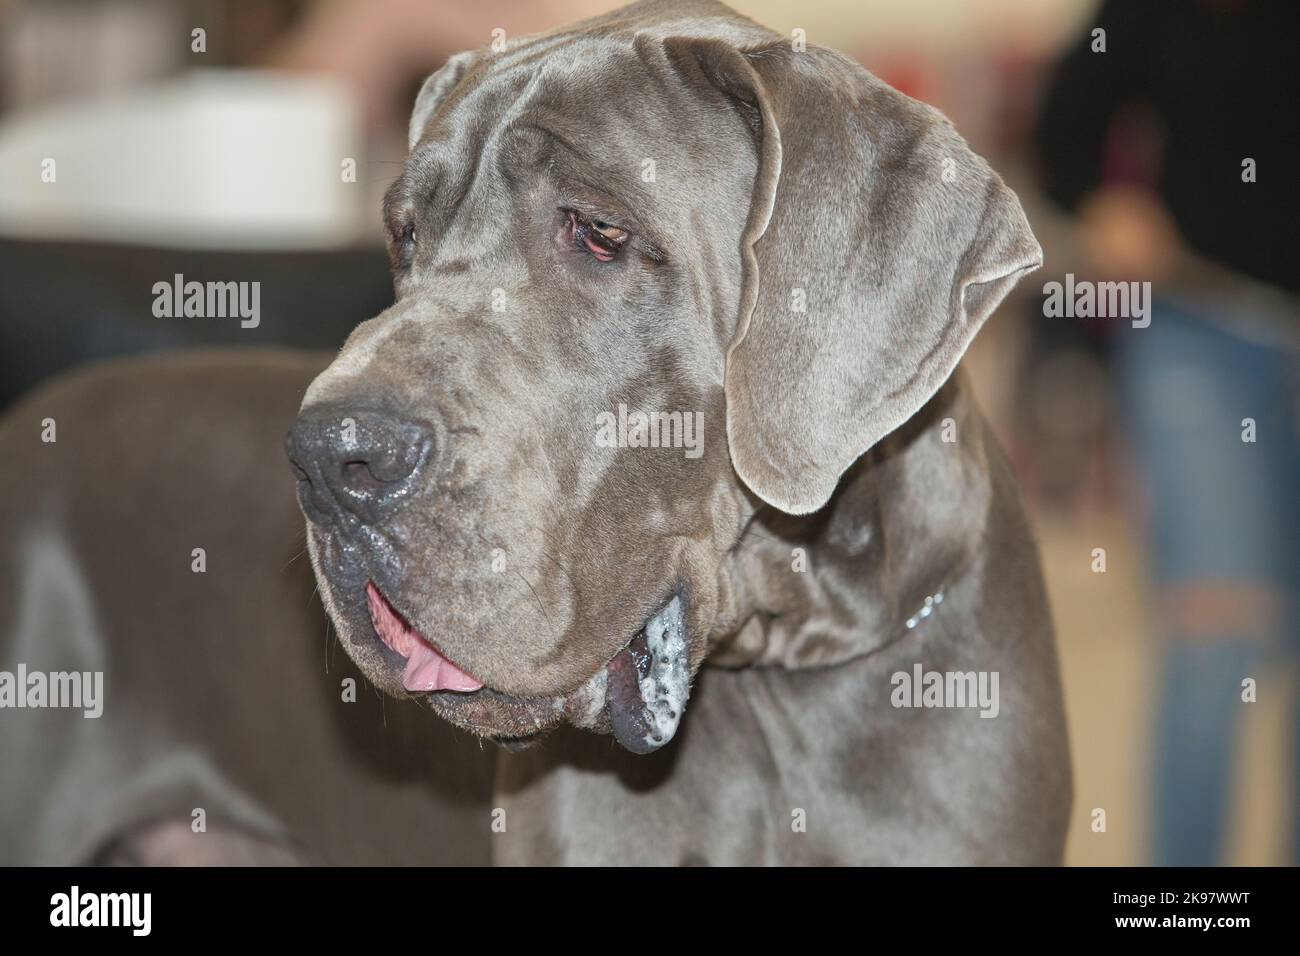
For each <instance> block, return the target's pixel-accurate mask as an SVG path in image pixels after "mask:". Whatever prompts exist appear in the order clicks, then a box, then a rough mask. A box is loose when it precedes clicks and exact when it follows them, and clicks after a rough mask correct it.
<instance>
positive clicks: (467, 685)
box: [366, 583, 483, 691]
mask: <svg viewBox="0 0 1300 956" xmlns="http://www.w3.org/2000/svg"><path fill="white" fill-rule="evenodd" d="M366 601H367V602H368V603H369V605H370V619H371V620H372V621H374V623H375V630H376V631H377V632H378V633H379V637H380V639H381V640H382V641H383V642H384V643H385V644H387V645H388V646H389V647H391V648H392V649H393V650H395V651H397V653H398V654H401V655H402V656H403V657H405V658H406V671H405V673H404V674H403V675H402V686H403V687H405V688H406V689H407V690H413V691H422V690H458V691H471V690H478V689H479V688H480V687H482V686H483V682H482V681H478V680H475V679H474V678H473V677H471V676H470V675H469V674H467V673H465V672H464V671H463V670H461V669H460V668H459V667H457V666H456V665H455V664H453V663H452V662H451V661H449V660H447V658H445V657H443V656H442V654H440V653H438V649H437V648H435V647H434V646H433V645H432V644H430V643H429V642H428V641H427V640H425V639H424V638H423V637H422V636H421V635H420V633H419V632H418V631H416V630H415V629H414V628H413V627H411V626H410V625H409V624H407V623H406V621H404V620H403V619H402V617H401V615H399V614H398V613H397V612H396V611H394V610H393V608H392V605H390V604H389V603H388V601H387V600H386V599H385V598H384V596H383V595H382V594H380V593H379V589H378V588H377V587H375V586H374V584H370V583H368V584H367V585H366Z"/></svg>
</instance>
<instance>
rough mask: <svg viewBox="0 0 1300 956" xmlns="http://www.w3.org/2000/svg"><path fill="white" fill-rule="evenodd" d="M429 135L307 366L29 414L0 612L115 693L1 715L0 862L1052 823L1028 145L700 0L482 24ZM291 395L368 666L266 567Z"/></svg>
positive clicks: (58, 399)
mask: <svg viewBox="0 0 1300 956" xmlns="http://www.w3.org/2000/svg"><path fill="white" fill-rule="evenodd" d="M410 144H411V151H410V156H409V158H408V160H407V162H406V165H405V167H404V171H403V173H402V175H401V176H400V177H399V179H398V180H397V181H396V183H395V184H394V185H393V186H392V188H391V189H390V190H389V193H388V195H387V198H386V200H385V204H384V214H385V221H386V224H387V228H388V237H389V238H388V241H389V252H390V257H391V259H392V264H393V272H394V282H395V289H396V292H397V301H396V303H395V304H394V305H393V306H392V307H391V308H390V309H388V310H387V311H385V312H384V313H382V314H381V315H379V316H378V317H376V318H374V319H371V320H370V321H367V322H363V323H362V324H361V325H359V326H358V327H357V329H356V330H355V331H354V333H353V334H352V335H351V336H350V337H349V339H348V340H347V342H346V343H345V345H344V346H343V348H342V350H341V352H340V353H339V354H338V355H337V357H335V358H333V360H332V361H331V362H329V364H328V366H327V367H325V368H324V370H323V371H321V368H322V366H323V365H324V364H325V360H323V359H321V358H319V357H316V356H309V355H301V354H289V353H279V352H266V353H253V352H250V351H244V352H240V353H215V352H213V353H194V354H191V355H184V356H175V357H164V358H153V359H147V360H135V361H129V362H126V363H118V364H113V365H109V366H105V367H101V368H99V369H96V370H92V371H90V372H84V373H80V374H78V375H76V376H72V377H71V378H65V379H63V380H62V381H60V382H56V383H55V384H53V385H51V386H49V387H48V388H46V389H44V390H42V391H38V392H37V393H36V394H34V395H33V396H31V397H30V398H29V399H28V400H27V401H26V402H24V403H23V404H22V405H20V406H19V407H18V408H17V409H16V410H15V411H14V412H13V413H11V415H10V416H9V417H8V419H7V420H6V423H5V424H4V425H3V426H0V449H4V450H5V451H6V454H7V456H8V457H10V458H11V460H14V461H15V462H17V463H18V464H19V465H20V466H21V467H20V468H15V469H10V470H9V472H8V473H7V474H6V475H5V476H4V477H3V485H4V486H8V485H10V484H11V483H12V484H13V485H14V486H13V487H3V488H0V490H2V491H3V492H4V493H0V508H3V509H4V510H5V511H6V513H7V517H10V518H12V519H13V521H14V524H13V525H12V526H13V527H14V528H15V529H16V532H15V534H14V535H13V536H12V541H13V544H14V546H13V547H10V548H6V553H5V556H4V561H3V562H0V563H2V564H3V565H4V567H3V571H4V574H5V578H6V579H8V580H9V581H10V584H9V585H8V588H9V589H10V592H11V596H12V597H13V603H12V606H14V607H15V608H17V609H18V612H17V614H16V617H15V621H16V624H15V627H14V629H13V631H12V633H13V634H14V635H15V636H14V637H13V638H12V639H11V640H10V641H9V642H8V643H9V646H8V648H7V651H8V653H7V655H6V659H14V660H24V661H28V662H29V663H30V662H35V663H34V666H42V665H43V666H46V667H48V668H49V669H51V670H53V669H54V668H55V667H56V666H61V667H67V668H84V669H86V670H87V671H89V670H93V669H95V668H96V667H98V668H99V669H102V670H103V672H104V673H105V675H106V696H107V701H106V706H105V711H104V717H103V718H102V719H100V720H82V719H80V717H79V716H75V717H74V715H71V714H66V713H55V712H51V711H48V710H46V711H35V710H33V711H26V712H22V713H21V716H17V717H16V715H18V714H19V712H17V711H15V712H13V713H12V714H0V718H3V719H0V750H3V752H4V753H5V754H6V755H7V759H9V758H12V759H16V760H19V761H25V763H20V764H18V765H24V766H27V767H29V768H30V770H29V772H28V773H27V774H25V775H23V776H22V777H21V779H19V778H15V777H12V776H9V775H6V779H5V780H4V781H0V808H2V809H3V826H4V829H5V832H4V833H3V834H0V835H3V837H4V839H3V840H0V845H6V846H9V847H10V848H11V849H10V851H9V858H10V859H9V860H8V861H9V862H29V861H33V860H39V861H47V862H50V861H52V862H69V861H78V860H86V859H92V860H99V861H107V862H117V861H125V862H184V861H194V860H198V861H201V862H209V861H216V860H229V859H237V860H240V861H253V862H291V861H295V860H308V861H317V862H340V861H344V860H346V861H354V862H372V861H382V862H414V861H423V862H451V863H460V862H496V863H505V864H603V863H614V864H618V863H641V864H685V865H691V864H772V863H787V864H826V863H853V864H873V863H922V864H928V863H971V864H999V863H1034V864H1043V863H1055V862H1059V861H1060V859H1061V855H1062V850H1063V843H1064V835H1065V829H1066V824H1067V820H1068V816H1069V811H1070V800H1071V796H1070V791H1071V783H1070V763H1069V747H1068V740H1067V734H1066V728H1065V720H1064V714H1063V706H1062V695H1061V688H1060V681H1059V674H1058V665H1057V661H1056V656H1055V650H1054V644H1053V635H1052V625H1051V618H1050V613H1049V611H1048V606H1047V601H1046V596H1045V593H1044V588H1043V583H1042V578H1041V573H1040V570H1039V565H1038V558H1037V553H1036V548H1035V545H1034V542H1033V538H1032V535H1031V533H1030V530H1029V527H1028V524H1027V521H1026V518H1025V515H1024V513H1023V510H1022V507H1021V504H1020V501H1019V496H1018V493H1017V490H1016V487H1015V483H1014V480H1013V478H1012V475H1011V472H1010V470H1009V468H1008V465H1007V463H1006V461H1005V459H1004V457H1003V455H1002V453H1001V452H1000V450H999V449H998V447H997V445H996V442H995V441H994V440H993V438H992V435H991V433H990V430H989V428H988V427H987V425H986V424H985V422H984V421H983V419H982V418H981V416H980V414H979V412H978V410H977V409H976V407H975V405H974V403H973V401H972V399H971V397H970V394H969V387H968V386H967V384H966V383H965V381H964V379H963V377H962V374H961V373H960V371H958V370H957V365H958V362H959V360H960V358H961V356H962V354H963V352H964V351H965V349H966V347H967V346H968V345H969V343H970V341H971V339H972V338H973V337H974V335H975V334H976V332H977V331H978V329H979V327H980V326H981V324H982V323H983V322H984V321H985V320H986V319H987V318H988V316H989V315H990V313H991V312H992V311H993V309H994V308H995V307H996V306H997V304H998V303H999V302H1000V301H1001V299H1002V298H1003V297H1004V296H1005V295H1006V293H1007V292H1008V290H1009V289H1010V288H1011V287H1012V285H1013V284H1014V283H1015V281H1016V280H1017V279H1018V278H1019V277H1020V276H1021V275H1023V274H1025V273H1026V272H1028V271H1030V270H1032V269H1034V268H1036V267H1037V266H1038V265H1039V263H1040V261H1041V251H1040V249H1039V247H1038V244H1037V243H1036V241H1035V240H1034V238H1033V235H1032V232H1031V230H1030V228H1029V225H1028V223H1027V221H1026V219H1025V217H1024V214H1023V212H1022V210H1021V208H1020V205H1019V203H1018V201H1017V200H1016V198H1015V196H1014V195H1013V193H1012V192H1011V191H1010V190H1009V189H1008V188H1007V187H1006V186H1005V185H1004V184H1003V183H1002V181H1001V180H1000V179H999V178H998V176H997V175H996V174H995V173H994V172H993V171H992V170H991V169H990V168H989V167H988V166H987V164H985V163H984V161H983V160H981V159H979V158H978V157H977V156H975V155H974V154H973V153H972V152H971V150H970V149H969V148H968V147H967V145H966V144H965V143H964V141H963V140H962V139H961V138H960V137H959V136H958V134H957V133H956V132H955V131H954V130H953V128H952V127H951V125H950V124H948V122H947V121H946V120H945V119H944V118H943V117H942V116H941V115H940V114H938V113H937V112H936V111H934V110H933V109H930V108H929V107H926V106H924V105H922V104H920V103H917V102H915V101H912V100H910V99H908V98H906V97H904V96H903V95H901V94H899V93H898V92H896V91H894V90H892V89H891V88H889V87H888V86H886V85H884V84H883V83H881V82H880V81H879V80H877V79H875V78H874V77H873V76H871V75H870V74H869V73H868V72H866V71H865V70H864V69H862V68H861V67H860V66H858V65H856V64H854V63H852V62H851V61H849V60H847V59H845V58H843V57H841V56H839V55H838V54H836V53H833V52H831V51H828V50H825V49H822V48H819V47H817V46H815V45H809V46H807V48H806V49H804V48H795V47H794V46H793V45H792V44H791V43H790V42H789V41H788V40H787V39H785V38H782V37H779V36H777V35H775V34H773V33H771V32H770V31H767V30H765V29H763V28H762V27H759V26H758V25H756V24H754V23H752V22H750V21H748V20H746V19H744V18H741V17H739V16H737V15H736V14H734V13H732V12H731V11H730V10H728V9H727V8H726V7H724V6H722V5H721V4H717V3H713V2H702V0H691V2H644V0H643V2H641V3H636V4H633V5H632V6H629V7H626V8H624V9H622V10H619V11H616V12H614V13H612V14H609V15H607V16H604V17H600V18H597V19H594V20H590V21H586V22H584V23H581V24H578V25H576V26H574V27H572V28H569V29H565V30H560V31H557V32H554V33H551V34H547V35H543V36H540V37H533V38H522V39H516V40H513V41H510V42H507V43H506V44H505V46H504V48H503V49H499V50H491V51H487V50H485V51H480V52H474V53H466V54H460V55H458V56H456V57H453V58H452V59H451V60H450V61H449V62H448V64H447V65H446V66H445V67H443V68H442V69H441V70H439V71H438V72H437V73H435V74H434V75H433V76H432V77H430V78H429V80H428V81H427V82H426V83H425V84H424V86H423V88H422V89H421V91H420V93H419V96H418V98H417V101H416V103H415V107H414V110H413V113H412V118H411V128H410ZM308 382H310V384H308ZM304 390H305V397H304V398H302V400H301V404H300V406H299V405H298V396H300V395H303V394H304ZM295 406H298V407H296V408H295ZM106 408H107V409H112V412H111V413H106V412H105V409H106ZM295 411H296V420H295V421H293V424H292V428H290V429H289V432H288V435H287V437H286V438H285V440H284V444H285V448H286V450H287V452H288V457H289V459H290V462H291V464H292V467H293V471H294V475H295V477H296V492H297V497H298V504H299V506H300V508H301V512H302V515H303V516H305V519H306V521H305V526H306V546H307V547H306V549H307V551H308V553H309V556H310V562H311V567H312V569H313V571H314V576H315V579H316V585H317V586H318V588H319V595H320V598H321V602H322V603H323V605H324V608H325V610H326V611H327V612H328V616H329V619H330V621H331V622H332V624H333V626H334V628H335V629H336V631H337V634H338V637H339V644H340V646H342V647H343V648H345V650H346V652H347V655H348V657H350V659H351V662H353V663H354V664H355V667H356V668H357V670H356V671H354V670H352V665H351V664H349V662H348V661H346V660H344V659H342V658H340V659H338V660H336V661H332V662H331V661H329V660H328V658H327V665H328V666H322V664H321V660H320V654H321V648H322V643H321V639H320V637H319V634H320V633H321V632H320V631H316V630H315V629H316V627H317V626H318V625H319V623H321V622H320V621H319V619H318V618H316V617H315V616H314V615H315V614H316V613H317V612H315V611H314V610H313V609H312V606H311V603H310V600H309V598H310V586H311V585H310V581H309V580H308V579H307V576H306V574H305V569H304V568H303V565H302V563H301V562H300V563H299V564H298V565H297V566H296V567H295V566H292V565H291V566H290V567H289V568H288V569H285V568H284V567H283V566H282V565H283V561H282V558H281V555H282V554H283V550H284V546H285V541H286V539H289V540H291V539H292V537H293V535H294V534H295V533H296V532H295V530H294V528H293V525H294V518H293V515H294V509H293V508H292V504H291V502H290V500H289V495H290V493H291V491H292V489H291V487H290V485H291V483H290V482H288V481H284V480H277V479H276V478H275V477H274V476H273V475H272V474H271V472H270V471H269V469H270V467H271V466H270V465H269V461H270V460H271V458H272V457H273V456H271V455H269V454H267V450H268V448H269V447H270V445H271V444H272V443H274V442H275V437H274V432H275V429H276V427H277V423H279V422H288V421H289V420H291V419H293V418H294V413H295ZM44 418H49V419H51V420H54V421H61V422H64V423H65V424H64V425H63V426H62V429H63V430H62V431H61V432H60V433H59V439H58V442H57V443H55V444H50V445H47V446H45V447H40V446H39V445H38V444H37V443H36V440H35V439H34V438H33V437H32V436H33V434H34V431H33V429H34V428H35V427H36V426H35V425H34V424H33V423H34V422H38V421H43V420H44ZM86 422H94V423H95V427H94V428H93V429H92V428H88V427H86V426H85V425H84V423H86ZM281 427H282V426H281ZM280 467H282V465H281V466H280ZM19 471H21V472H22V475H21V480H22V486H21V487H19V485H18V484H17V482H18V481H19V478H18V477H16V476H17V473H18V472H19ZM105 487H108V488H113V489H119V491H118V498H117V499H115V500H119V501H120V505H119V506H118V507H115V508H109V509H106V508H105V507H104V506H103V501H104V497H103V489H104V488H105ZM23 488H35V489H38V492H37V493H36V494H35V495H30V494H29V495H28V496H27V497H26V499H24V497H23V495H22V493H21V492H22V489H23ZM19 502H21V504H19ZM297 520H298V521H299V522H302V517H299V518H298V519H297ZM299 527H301V525H299ZM123 542H133V544H132V545H131V553H132V554H134V555H136V556H137V557H136V558H135V560H133V561H131V562H123V561H121V560H120V559H119V557H118V555H117V552H118V550H119V549H120V548H121V547H122V546H123ZM205 543H206V544H205ZM195 548H204V554H205V556H206V560H207V562H208V564H207V567H206V568H205V569H204V571H203V572H202V573H195V569H194V566H193V562H194V561H196V560H197V558H194V557H192V556H193V555H194V554H195V553H196V552H195V551H194V549H195ZM33 556H35V557H33ZM270 556H274V559H272V558H271V557H270ZM277 562H278V563H277ZM34 568H41V569H43V573H42V574H39V575H38V574H36V573H35V571H34V570H33V569H34ZM313 632H314V633H315V634H316V635H317V636H313ZM706 662H707V664H708V666H707V667H706V666H704V665H705V664H706ZM358 671H359V673H360V674H361V675H364V678H365V679H366V681H368V683H369V684H370V685H372V686H373V687H375V688H378V689H379V690H381V691H382V692H384V694H385V695H387V699H389V700H390V701H391V699H392V698H398V701H392V702H391V703H388V704H385V703H384V699H381V698H379V697H376V696H373V695H371V694H368V693H366V692H365V691H364V689H363V690H362V692H361V693H360V694H359V695H356V694H355V692H354V694H353V697H352V698H351V699H348V681H349V680H352V681H353V685H352V686H353V690H354V691H355V687H356V686H357V685H356V681H355V677H356V676H357V674H358ZM362 686H363V687H364V684H363V685H362ZM340 688H342V690H340ZM115 695H116V696H115ZM115 699H116V700H118V701H121V703H119V704H117V705H116V706H114V700H115ZM199 701H204V702H205V703H204V704H203V705H202V706H200V705H199V703H198V702H199ZM430 710H431V711H433V715H430V714H429V713H428V711H430ZM434 715H436V716H434ZM15 717H16V719H15ZM438 718H441V719H438ZM466 731H468V733H466ZM50 741H54V742H56V743H55V744H53V745H52V744H51V743H50ZM486 741H492V742H493V743H494V744H496V745H499V746H490V747H489V746H486ZM38 793H39V794H42V795H43V797H42V800H43V802H42V804H41V808H40V809H39V810H35V809H32V807H34V803H33V801H32V796H33V795H34V794H38ZM87 794H93V796H87ZM20 808H22V810H25V813H24V812H20ZM199 811H203V812H202V814H201V815H202V817H203V818H204V819H205V820H209V821H210V825H209V826H208V827H207V829H206V830H196V829H195V827H194V826H193V825H192V822H193V821H195V820H197V819H199V816H200V814H199Z"/></svg>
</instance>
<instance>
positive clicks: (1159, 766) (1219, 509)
mask: <svg viewBox="0 0 1300 956" xmlns="http://www.w3.org/2000/svg"><path fill="white" fill-rule="evenodd" d="M1118 371H1119V380H1120V392H1121V398H1122V402H1123V406H1122V413H1123V414H1124V416H1125V418H1126V421H1127V424H1128V426H1129V428H1130V430H1131V437H1132V443H1133V446H1134V449H1135V451H1136V454H1137V457H1138V462H1139V466H1140V467H1141V469H1142V471H1143V472H1144V478H1145V484H1146V488H1147V492H1148V495H1147V497H1148V499H1149V508H1148V515H1149V527H1148V539H1149V543H1150V551H1151V560H1152V565H1153V571H1154V575H1155V578H1156V583H1157V584H1158V585H1160V586H1162V587H1171V586H1178V585H1195V584H1197V583H1206V582H1218V583H1227V584H1245V585H1250V586H1253V587H1256V588H1259V587H1262V588H1265V589H1267V590H1268V591H1270V592H1272V593H1274V594H1275V595H1277V597H1278V598H1279V600H1280V601H1281V603H1282V606H1283V607H1284V608H1285V609H1286V610H1285V611H1284V618H1283V624H1282V625H1281V633H1279V634H1276V635H1261V634H1258V633H1251V631H1250V629H1249V628H1248V627H1246V626H1244V625H1243V627H1242V628H1241V629H1239V630H1238V629H1235V628H1233V627H1231V626H1228V627H1225V628H1224V629H1223V633H1212V634H1203V633H1198V634H1197V635H1196V636H1195V637H1194V638H1193V637H1191V636H1189V635H1186V634H1179V633H1176V628H1175V627H1173V626H1166V628H1165V631H1166V633H1164V634H1163V635H1161V636H1162V643H1161V656H1162V661H1161V667H1160V682H1159V685H1158V687H1157V693H1158V694H1159V703H1158V711H1157V717H1156V727H1155V741H1154V743H1155V748H1154V772H1155V779H1154V781H1153V783H1154V786H1153V788H1152V798H1153V807H1152V823H1153V836H1154V840H1153V843H1154V845H1153V847H1152V850H1153V859H1154V862H1155V863H1157V864H1160V865H1171V866H1179V865H1181V866H1197V865H1211V864H1216V863H1221V862H1223V851H1224V847H1223V842H1224V841H1223V836H1224V830H1225V824H1226V820H1227V802H1228V793H1229V779H1230V772H1231V770H1232V761H1231V757H1232V753H1233V750H1234V747H1233V743H1234V736H1235V732H1236V729H1237V726H1238V720H1237V718H1238V716H1239V715H1241V714H1242V712H1243V708H1244V707H1246V706H1249V704H1246V703H1244V702H1243V701H1242V680H1243V679H1244V678H1246V677H1252V678H1255V680H1256V682H1257V685H1258V693H1260V694H1265V693H1268V692H1269V688H1270V686H1275V685H1270V682H1269V681H1268V680H1267V679H1266V678H1267V676H1268V675H1269V673H1270V670H1271V668H1270V667H1269V664H1270V660H1271V659H1272V658H1273V657H1274V655H1277V654H1284V653H1294V651H1295V649H1296V643H1297V640H1296V638H1297V631H1298V630H1300V628H1297V620H1300V615H1297V613H1296V607H1297V604H1300V401H1298V399H1300V390H1298V388H1297V386H1298V385H1300V361H1298V360H1297V358H1296V356H1295V355H1294V354H1292V353H1290V352H1288V351H1285V350H1283V349H1280V348H1271V347H1268V346H1266V345H1262V344H1258V343H1256V342H1253V341H1251V340H1249V339H1246V338H1244V337H1242V336H1240V335H1238V334H1236V333H1235V332H1232V331H1230V330H1229V329H1228V328H1226V327H1221V326H1219V325H1216V324H1215V323H1213V322H1210V321H1206V320H1204V319H1202V318H1201V317H1199V316H1197V315H1195V314H1192V313H1191V312H1190V311H1189V310H1187V309H1186V308H1182V307H1174V306H1171V305H1169V304H1168V303H1165V304H1160V303H1157V305H1156V308H1155V310H1154V312H1153V316H1152V321H1151V325H1150V326H1149V327H1148V328H1145V329H1132V328H1126V329H1124V331H1123V334H1122V338H1121V348H1120V352H1119V364H1118ZM1246 418H1251V419H1254V422H1255V441H1254V442H1253V443H1248V442H1245V441H1243V440H1242V433H1243V428H1244V426H1243V425H1242V420H1243V419H1246ZM1290 756H1291V760H1292V764H1291V767H1290V772H1291V773H1294V770H1295V767H1296V766H1300V727H1297V728H1296V733H1295V735H1294V745H1293V748H1292V753H1291V755H1290ZM1295 815H1296V814H1294V813H1293V816H1295ZM1292 859H1293V860H1294V859H1300V827H1297V829H1296V833H1295V835H1294V838H1293V847H1292Z"/></svg>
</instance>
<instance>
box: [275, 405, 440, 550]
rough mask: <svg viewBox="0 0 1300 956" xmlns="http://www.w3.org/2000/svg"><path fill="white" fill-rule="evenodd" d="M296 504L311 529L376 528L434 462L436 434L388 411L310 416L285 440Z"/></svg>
mask: <svg viewBox="0 0 1300 956" xmlns="http://www.w3.org/2000/svg"><path fill="white" fill-rule="evenodd" d="M284 444H285V451H286V453H287V454H288V456H289V461H290V463H292V465H293V468H294V472H295V473H296V474H297V476H298V501H299V502H300V503H301V504H302V509H303V513H304V514H306V515H307V517H308V518H309V519H310V520H312V521H314V522H315V523H317V524H324V523H328V522H341V521H342V522H345V521H347V519H348V515H352V516H353V517H355V518H356V519H358V520H360V521H361V522H362V523H363V524H371V525H373V524H376V523H378V522H379V521H381V520H383V519H384V518H387V517H389V516H390V515H392V514H393V513H394V512H396V511H397V510H398V509H399V508H401V507H402V505H404V504H405V503H406V502H407V501H408V500H410V498H411V497H412V495H413V494H414V492H415V490H416V489H417V487H418V486H419V483H420V478H421V476H422V475H423V473H424V471H425V469H426V468H427V467H428V465H429V463H430V462H431V461H432V459H433V458H434V452H435V450H436V449H435V444H436V442H435V438H434V429H433V428H432V427H431V426H429V425H423V424H419V423H416V422H411V421H403V420H401V419H399V418H397V417H395V416H393V415H391V414H389V413H387V412H382V411H358V410H356V409H349V408H344V407H340V406H321V407H315V408H311V409H308V410H306V411H304V412H303V413H302V414H301V415H299V416H298V421H297V422H295V423H294V426H293V427H292V428H291V429H289V434H288V435H286V436H285V441H284Z"/></svg>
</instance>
